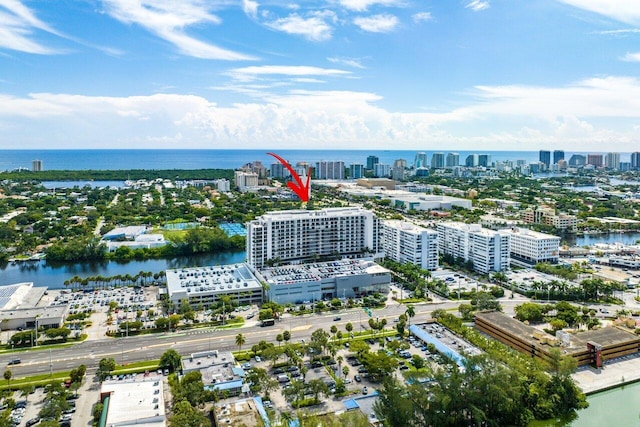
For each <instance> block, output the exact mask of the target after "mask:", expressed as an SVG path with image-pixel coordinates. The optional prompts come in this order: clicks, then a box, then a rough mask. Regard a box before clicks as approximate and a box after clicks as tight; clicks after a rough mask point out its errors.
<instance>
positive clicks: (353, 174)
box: [349, 163, 364, 179]
mask: <svg viewBox="0 0 640 427" xmlns="http://www.w3.org/2000/svg"><path fill="white" fill-rule="evenodd" d="M362 177H364V165H363V164H362V163H353V164H351V165H349V178H351V179H360V178H362Z"/></svg>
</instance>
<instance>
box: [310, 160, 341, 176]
mask: <svg viewBox="0 0 640 427" xmlns="http://www.w3.org/2000/svg"><path fill="white" fill-rule="evenodd" d="M316 179H344V162H339V161H336V162H325V161H321V162H316Z"/></svg>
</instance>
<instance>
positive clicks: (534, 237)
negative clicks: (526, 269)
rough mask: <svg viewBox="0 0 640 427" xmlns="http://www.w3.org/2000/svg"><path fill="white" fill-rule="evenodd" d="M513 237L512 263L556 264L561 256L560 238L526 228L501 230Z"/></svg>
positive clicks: (511, 247) (511, 248)
mask: <svg viewBox="0 0 640 427" xmlns="http://www.w3.org/2000/svg"><path fill="white" fill-rule="evenodd" d="M501 231H503V232H505V233H508V234H509V235H510V236H511V243H510V245H511V246H510V251H511V262H512V263H515V264H525V265H529V266H530V265H535V264H537V263H539V262H548V263H551V264H556V263H557V262H558V258H559V255H560V237H558V236H554V235H551V234H545V233H539V232H537V231H533V230H528V229H526V228H517V227H513V228H509V229H504V230H501Z"/></svg>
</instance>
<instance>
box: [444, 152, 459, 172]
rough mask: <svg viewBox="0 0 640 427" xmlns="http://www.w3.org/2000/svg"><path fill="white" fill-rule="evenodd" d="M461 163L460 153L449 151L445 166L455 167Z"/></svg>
mask: <svg viewBox="0 0 640 427" xmlns="http://www.w3.org/2000/svg"><path fill="white" fill-rule="evenodd" d="M458 165H460V154H458V153H447V158H446V160H445V166H446V167H447V168H454V167H456V166H458Z"/></svg>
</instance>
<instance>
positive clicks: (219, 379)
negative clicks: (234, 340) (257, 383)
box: [181, 350, 248, 396]
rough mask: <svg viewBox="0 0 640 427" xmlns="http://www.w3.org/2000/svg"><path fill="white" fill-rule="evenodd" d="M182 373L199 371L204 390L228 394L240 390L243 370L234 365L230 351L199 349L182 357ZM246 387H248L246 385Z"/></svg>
mask: <svg viewBox="0 0 640 427" xmlns="http://www.w3.org/2000/svg"><path fill="white" fill-rule="evenodd" d="M181 362H182V373H183V374H188V373H189V372H196V371H198V372H200V374H201V375H202V383H203V384H204V388H205V390H212V391H213V390H216V391H218V392H223V393H225V394H228V395H229V396H237V395H239V394H240V393H241V392H242V386H243V382H244V377H245V372H244V369H242V368H240V367H236V364H235V362H236V360H235V357H233V353H231V352H230V351H220V352H219V351H218V350H210V351H201V352H198V353H192V354H190V355H189V357H183V358H182V360H181ZM247 389H248V387H247Z"/></svg>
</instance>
